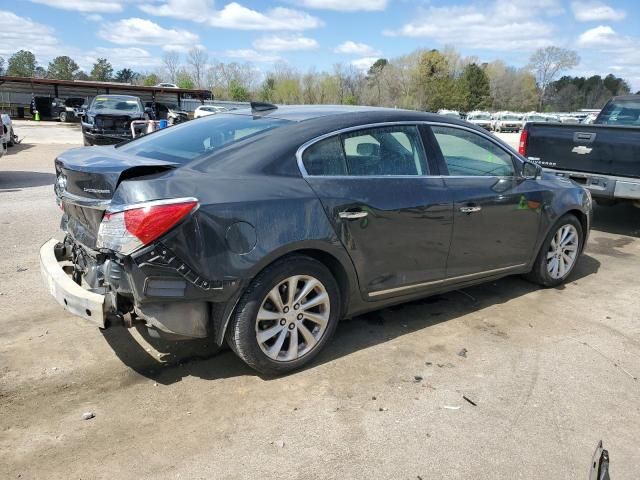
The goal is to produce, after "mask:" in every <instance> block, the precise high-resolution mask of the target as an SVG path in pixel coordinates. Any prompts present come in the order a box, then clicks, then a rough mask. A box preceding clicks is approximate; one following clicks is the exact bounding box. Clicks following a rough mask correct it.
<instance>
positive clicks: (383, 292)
mask: <svg viewBox="0 0 640 480" xmlns="http://www.w3.org/2000/svg"><path fill="white" fill-rule="evenodd" d="M526 265H527V264H526V263H519V264H518V265H512V266H510V267H502V268H494V269H493V270H485V271H482V272H476V273H467V274H465V275H459V276H457V277H449V278H443V279H440V280H432V281H430V282H422V283H414V284H411V285H403V286H401V287H394V288H388V289H386V290H376V291H373V292H369V293H368V294H367V295H368V296H369V297H379V296H380V295H388V294H390V293H396V292H402V291H405V290H412V289H416V288H423V287H428V286H431V285H440V284H443V283H448V282H454V281H456V280H464V279H465V278H474V277H481V276H483V275H491V274H492V273H500V272H506V271H508V270H515V269H517V268H522V267H524V266H526Z"/></svg>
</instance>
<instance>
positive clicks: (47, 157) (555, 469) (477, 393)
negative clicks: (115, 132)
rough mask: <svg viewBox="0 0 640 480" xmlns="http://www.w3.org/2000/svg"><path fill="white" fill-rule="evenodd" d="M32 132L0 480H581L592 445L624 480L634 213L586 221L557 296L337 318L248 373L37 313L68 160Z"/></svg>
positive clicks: (3, 198)
mask: <svg viewBox="0 0 640 480" xmlns="http://www.w3.org/2000/svg"><path fill="white" fill-rule="evenodd" d="M46 128H49V127H46ZM60 128H66V127H60ZM47 131H48V130H47ZM52 131H53V130H52ZM19 134H20V133H19ZM43 135H44V133H43ZM38 137H40V131H39V130H38V131H36V132H34V135H33V136H32V137H29V136H27V140H25V143H23V144H22V145H20V146H17V147H15V148H13V149H10V150H9V154H8V155H7V156H5V157H3V158H1V159H0V231H1V232H2V235H0V251H2V252H4V255H2V256H1V257H0V332H2V334H1V335H0V432H1V434H0V478H21V479H32V478H33V479H35V478H47V479H52V478H60V479H72V478H85V479H87V478H109V479H115V478H154V479H155V478H161V479H164V478H166V479H174V478H185V479H187V478H188V479H198V478H202V479H210V478H220V479H244V478H265V479H267V478H269V479H270V478H282V477H287V478H291V479H315V478H323V479H324V478H327V479H345V478H374V479H378V478H380V479H383V478H384V479H414V480H415V479H419V478H422V479H427V478H465V479H467V478H468V479H479V478H505V479H513V478H526V479H550V478H553V479H559V478H562V479H574V478H575V479H585V478H587V472H588V468H589V463H590V460H591V455H592V452H593V450H594V449H595V447H596V444H597V442H598V440H600V439H602V440H603V441H604V445H605V448H607V449H608V450H609V453H610V456H611V473H612V478H613V479H615V480H620V479H631V478H637V475H638V471H639V469H640V449H639V448H638V432H639V431H640V382H639V381H638V380H637V377H638V376H640V300H638V299H639V298H640V286H639V284H638V271H639V267H640V260H639V259H640V210H637V209H633V208H630V207H624V206H621V207H613V208H607V209H604V208H598V209H597V210H596V212H595V225H594V230H593V232H592V236H591V239H590V242H589V245H588V247H587V251H586V254H585V255H584V256H583V257H582V259H581V261H580V263H579V265H578V267H577V269H576V271H575V272H574V275H573V276H572V278H571V279H570V281H569V282H568V283H567V284H566V286H564V287H562V288H557V289H549V290H541V289H538V288H537V287H535V286H534V285H532V284H530V283H528V282H526V281H524V280H522V279H521V278H519V277H511V278H506V279H503V280H500V281H498V282H492V283H489V284H486V285H482V286H478V287H474V288H468V289H465V290H461V291H454V292H451V293H448V294H445V295H441V296H436V297H432V298H427V299H425V300H423V301H420V302H414V303H411V304H407V305H403V306H398V307H394V308H391V309H386V310H382V311H380V312H375V313H372V314H369V315H366V316H362V317H358V318H355V319H353V320H350V321H344V322H342V323H341V324H340V326H339V327H338V330H337V332H336V336H335V337H334V339H333V341H332V342H331V344H330V345H329V346H328V347H327V349H326V351H324V352H322V353H321V354H320V356H319V357H318V359H317V360H316V361H315V362H314V363H313V365H312V366H311V367H309V368H308V369H306V370H304V371H301V372H298V373H295V374H293V375H290V376H287V377H282V378H275V379H271V378H262V377H260V376H258V375H256V374H255V373H254V372H253V371H251V370H249V369H248V368H247V367H245V366H244V365H243V364H242V362H241V361H240V360H238V359H237V358H236V357H235V356H234V355H233V354H232V353H231V352H229V351H228V350H225V351H222V352H217V351H216V349H215V348H212V347H211V346H210V345H205V344H203V343H201V344H198V345H193V346H185V345H181V346H177V345H171V344H167V345H158V344H152V343H149V341H147V339H145V338H144V337H143V336H142V335H141V333H140V332H138V331H136V330H133V331H129V330H125V329H123V328H113V329H109V330H106V331H100V330H98V329H97V328H94V327H92V326H91V325H88V324H87V323H86V322H84V321H83V320H81V319H77V318H75V317H73V316H72V315H69V314H68V313H66V312H65V311H64V310H63V309H61V308H60V307H59V306H58V305H57V304H56V303H55V302H54V301H53V300H52V299H51V298H49V295H48V293H47V292H46V290H45V288H44V286H43V283H42V280H41V278H40V273H39V266H38V256H37V252H38V247H39V246H40V245H41V244H42V243H43V242H44V241H45V240H47V239H48V238H49V237H50V236H52V235H59V233H58V230H57V226H58V221H59V216H60V212H59V211H58V209H57V207H56V205H55V201H54V196H53V189H52V183H53V180H54V176H53V159H54V157H55V156H56V154H58V153H59V152H61V151H63V150H65V149H66V148H70V147H72V146H74V145H62V144H61V145H51V144H41V145H38V144H34V143H29V139H31V140H34V141H35V140H36V139H37V138H38ZM463 349H466V356H461V353H462V352H463ZM463 395H464V396H465V397H467V398H468V399H469V400H471V401H473V402H474V403H475V406H474V405H472V404H471V403H469V402H468V401H466V400H465V399H464V398H463ZM84 412H93V413H94V414H95V418H92V419H90V420H83V419H82V416H83V413H84Z"/></svg>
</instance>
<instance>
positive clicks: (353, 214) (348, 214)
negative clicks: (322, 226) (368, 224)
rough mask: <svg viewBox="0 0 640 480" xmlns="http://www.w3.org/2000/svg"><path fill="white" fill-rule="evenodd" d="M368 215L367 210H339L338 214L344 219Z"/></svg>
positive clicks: (354, 218)
mask: <svg viewBox="0 0 640 480" xmlns="http://www.w3.org/2000/svg"><path fill="white" fill-rule="evenodd" d="M367 215H369V213H368V212H363V211H362V210H360V211H356V212H349V211H347V212H340V213H339V214H338V216H339V217H340V218H344V219H345V220H356V219H358V218H364V217H366V216H367Z"/></svg>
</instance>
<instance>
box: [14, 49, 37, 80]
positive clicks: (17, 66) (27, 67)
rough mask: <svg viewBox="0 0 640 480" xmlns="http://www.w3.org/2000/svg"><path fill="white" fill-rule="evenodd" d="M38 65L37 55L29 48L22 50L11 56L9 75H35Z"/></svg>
mask: <svg viewBox="0 0 640 480" xmlns="http://www.w3.org/2000/svg"><path fill="white" fill-rule="evenodd" d="M36 66H37V62H36V56H35V55H34V54H33V53H31V52H29V51H28V50H20V51H18V52H16V53H14V54H13V55H11V56H10V57H9V62H8V63H7V75H9V76H10V77H33V75H34V73H35V71H36Z"/></svg>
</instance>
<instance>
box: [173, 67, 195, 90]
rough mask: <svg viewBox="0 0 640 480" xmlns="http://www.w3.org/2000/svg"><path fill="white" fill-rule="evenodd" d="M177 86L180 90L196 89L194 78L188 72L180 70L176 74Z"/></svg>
mask: <svg viewBox="0 0 640 480" xmlns="http://www.w3.org/2000/svg"><path fill="white" fill-rule="evenodd" d="M176 85H177V86H178V88H195V84H194V82H193V78H191V75H189V72H187V71H186V70H178V72H177V73H176Z"/></svg>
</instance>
